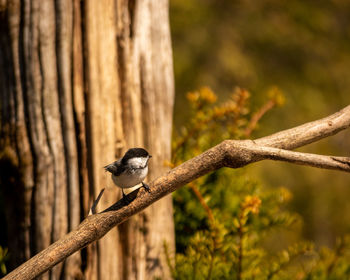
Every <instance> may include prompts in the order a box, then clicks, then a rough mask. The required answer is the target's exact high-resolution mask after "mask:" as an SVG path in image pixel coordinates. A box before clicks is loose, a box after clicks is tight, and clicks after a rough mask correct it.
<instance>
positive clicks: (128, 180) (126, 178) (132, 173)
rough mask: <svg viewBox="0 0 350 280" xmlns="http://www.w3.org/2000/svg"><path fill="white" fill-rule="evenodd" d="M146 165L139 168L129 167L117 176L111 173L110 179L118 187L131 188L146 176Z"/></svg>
mask: <svg viewBox="0 0 350 280" xmlns="http://www.w3.org/2000/svg"><path fill="white" fill-rule="evenodd" d="M147 173H148V166H146V167H145V168H139V169H129V170H126V171H124V172H123V173H121V174H120V175H119V176H115V175H113V174H112V180H113V182H114V184H116V185H117V186H118V187H120V188H132V187H134V186H136V185H138V184H140V183H142V181H143V180H144V179H145V178H146V176H147Z"/></svg>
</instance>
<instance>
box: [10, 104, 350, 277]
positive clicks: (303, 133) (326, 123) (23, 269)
mask: <svg viewBox="0 0 350 280" xmlns="http://www.w3.org/2000/svg"><path fill="white" fill-rule="evenodd" d="M349 126H350V106H347V107H345V108H344V109H343V110H341V111H339V112H337V113H335V114H333V115H331V116H329V117H326V118H324V119H321V120H318V121H314V122H311V123H307V124H304V125H301V126H298V127H295V128H292V129H289V130H285V131H282V132H279V133H276V134H273V135H271V136H267V137H264V138H261V139H257V140H255V141H250V140H245V141H233V140H227V141H224V142H222V143H221V144H219V145H217V146H215V147H213V148H211V149H209V150H207V151H206V152H204V153H202V154H200V155H199V156H197V157H195V158H192V159H190V160H188V161H186V162H184V163H183V164H181V165H180V166H178V167H176V168H174V169H172V170H170V171H169V172H168V173H166V174H165V175H163V176H161V177H159V178H157V179H155V180H154V181H153V182H151V184H150V188H151V192H150V193H148V192H145V191H144V190H140V189H138V190H135V191H133V192H132V193H130V194H128V198H129V200H130V201H131V203H130V204H129V205H126V204H125V202H124V201H123V200H120V201H118V202H117V203H116V204H114V205H112V206H111V207H109V208H108V209H106V210H105V211H103V212H102V213H98V214H95V215H91V216H88V217H87V218H86V219H85V220H84V221H83V222H82V223H81V224H80V225H79V227H78V228H77V229H76V230H74V231H72V232H70V233H68V234H67V235H66V236H64V237H63V238H62V239H60V240H58V241H56V242H55V243H53V244H52V245H51V246H49V247H48V248H46V249H45V250H43V251H41V252H40V253H38V254H37V255H35V256H34V257H32V258H31V259H30V260H28V261H27V262H25V263H24V264H22V265H21V266H19V267H18V268H17V269H15V270H13V271H12V272H10V273H9V274H8V275H7V276H5V278H4V280H5V279H6V280H8V279H21V280H26V279H33V278H36V277H37V276H39V275H41V274H42V273H44V272H45V271H47V270H49V269H51V268H52V267H53V266H54V265H56V264H58V263H59V262H61V261H63V260H64V259H65V258H67V257H68V256H70V255H71V254H73V253H74V252H76V251H78V250H80V249H82V248H84V247H85V246H87V245H88V244H90V243H92V242H94V241H96V240H98V239H100V238H101V237H103V236H104V235H105V234H106V233H107V232H108V231H109V230H111V229H112V228H113V227H115V226H117V225H119V224H121V223H122V222H124V221H125V220H127V219H128V218H130V217H131V216H132V215H135V214H136V213H138V212H140V211H142V210H143V209H145V208H146V207H148V206H149V205H151V204H152V203H154V202H156V201H157V200H159V199H161V198H162V197H164V196H166V195H167V194H169V193H171V192H173V191H175V190H176V189H178V188H180V187H182V186H184V185H186V184H187V183H189V182H192V181H193V180H195V179H197V178H198V177H200V176H203V175H204V174H207V173H209V172H211V171H214V170H217V169H219V168H221V167H225V166H226V167H231V168H240V167H243V166H245V165H248V164H250V163H254V162H257V161H260V160H264V159H273V160H276V159H277V160H285V161H290V162H293V163H298V164H308V165H311V166H315V167H322V168H332V169H337V170H342V171H349V161H350V159H349V158H340V157H327V156H318V155H311V154H304V153H296V152H288V151H286V150H290V149H295V148H297V147H301V146H304V145H306V144H309V143H312V142H316V141H318V140H320V139H322V138H325V137H328V136H330V135H334V134H336V133H337V132H339V131H341V130H344V129H346V128H348V127H349ZM276 148H277V149H276ZM281 149H284V150H281ZM346 166H347V167H346Z"/></svg>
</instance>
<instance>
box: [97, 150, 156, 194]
mask: <svg viewBox="0 0 350 280" xmlns="http://www.w3.org/2000/svg"><path fill="white" fill-rule="evenodd" d="M151 157H152V156H151V155H150V154H149V153H148V152H147V151H146V150H145V149H143V148H131V149H129V150H128V151H127V152H126V153H125V154H124V156H123V157H122V158H120V159H119V160H117V161H115V162H113V163H111V164H108V165H106V166H105V167H104V169H105V170H106V171H108V172H110V173H112V175H111V176H112V181H113V183H114V184H115V185H116V186H118V187H120V188H121V189H122V194H123V199H126V195H125V193H124V189H127V188H132V187H134V186H136V185H138V184H142V186H143V187H144V188H145V190H146V191H148V192H150V187H149V186H148V185H147V184H145V183H144V182H143V180H144V179H145V178H146V176H147V174H148V161H149V159H150V158H151Z"/></svg>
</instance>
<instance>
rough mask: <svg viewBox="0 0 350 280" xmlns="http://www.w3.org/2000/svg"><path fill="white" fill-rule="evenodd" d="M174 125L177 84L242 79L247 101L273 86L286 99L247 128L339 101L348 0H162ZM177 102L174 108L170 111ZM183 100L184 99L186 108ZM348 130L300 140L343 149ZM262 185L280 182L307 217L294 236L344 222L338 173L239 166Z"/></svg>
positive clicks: (347, 82) (289, 121) (326, 236)
mask: <svg viewBox="0 0 350 280" xmlns="http://www.w3.org/2000/svg"><path fill="white" fill-rule="evenodd" d="M170 19H171V28H172V41H173V50H174V65H175V80H176V102H175V115H174V116H175V124H176V126H177V127H181V124H182V123H183V122H184V120H186V119H187V118H188V116H189V112H190V107H189V106H188V105H187V103H186V101H185V93H186V92H188V91H191V90H193V89H196V88H199V87H201V86H203V85H207V86H210V87H211V88H212V89H213V90H214V92H219V93H220V96H219V99H220V100H221V101H222V100H225V99H226V98H227V97H228V96H229V95H230V93H231V92H232V88H233V87H235V86H240V87H244V88H247V89H248V90H249V91H250V92H251V95H252V98H251V106H252V108H253V110H254V109H256V108H257V106H258V104H261V103H262V101H263V99H264V98H265V96H266V93H267V92H268V91H270V90H271V88H274V87H277V88H278V89H280V90H281V91H283V93H284V95H285V98H286V104H285V106H284V107H283V108H282V109H276V110H273V111H271V112H270V113H269V114H267V115H266V117H264V118H263V119H262V120H261V123H260V126H259V127H258V129H256V130H255V131H254V132H253V136H252V137H258V136H261V135H266V134H269V133H272V132H276V131H278V130H280V129H286V128H289V127H292V126H295V125H298V124H300V123H303V122H305V121H309V120H314V119H317V118H321V117H323V116H326V115H327V114H330V113H331V112H333V111H336V110H338V109H339V108H341V107H343V106H344V105H346V104H348V103H349V100H350V98H349V89H350V79H349V78H348V69H349V68H350V51H349V50H350V36H349V35H350V2H349V1H347V0H333V1H296V0H293V1H288V2H285V1H277V0H262V1H250V0H235V1H214V0H201V1H199V0H193V1H186V0H172V1H170ZM179 108H181V112H185V113H182V114H177V113H176V112H178V111H179ZM183 108H187V111H188V113H186V110H184V109H183ZM349 137H350V133H349V132H344V133H342V134H340V135H338V136H336V137H332V138H330V139H327V140H323V141H321V142H319V143H317V144H313V145H312V146H310V147H306V148H302V149H301V150H303V151H305V150H308V151H309V152H314V153H323V154H343V155H349V152H348V151H349V141H348V139H349ZM247 170H248V174H249V176H250V177H253V178H255V177H260V178H261V180H262V181H263V182H265V184H266V185H271V186H279V185H283V186H286V187H287V188H288V189H290V190H291V191H292V193H293V196H294V199H293V200H292V201H291V204H290V205H289V206H288V208H289V209H290V210H292V211H296V212H297V213H299V214H300V215H301V216H302V217H303V220H304V222H305V224H306V225H307V226H304V227H303V236H304V237H306V238H308V239H312V240H315V241H316V244H318V245H328V246H334V245H335V240H336V236H338V235H342V234H344V233H346V232H349V231H350V214H349V213H350V205H349V203H348V201H347V199H346V197H349V196H350V189H349V184H350V178H349V175H348V174H339V173H334V172H332V171H324V170H316V169H312V168H305V167H299V166H291V165H288V164H281V163H277V164H276V163H263V164H258V165H256V166H252V167H249V168H247Z"/></svg>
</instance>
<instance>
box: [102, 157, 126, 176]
mask: <svg viewBox="0 0 350 280" xmlns="http://www.w3.org/2000/svg"><path fill="white" fill-rule="evenodd" d="M104 168H105V170H106V171H109V172H111V173H112V174H113V175H114V176H119V175H120V174H121V173H123V172H124V171H125V167H124V165H123V164H121V160H120V159H119V160H117V161H115V162H113V163H111V164H108V165H106V166H105V167H104Z"/></svg>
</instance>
